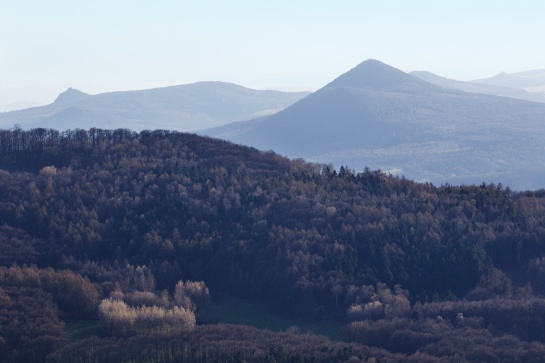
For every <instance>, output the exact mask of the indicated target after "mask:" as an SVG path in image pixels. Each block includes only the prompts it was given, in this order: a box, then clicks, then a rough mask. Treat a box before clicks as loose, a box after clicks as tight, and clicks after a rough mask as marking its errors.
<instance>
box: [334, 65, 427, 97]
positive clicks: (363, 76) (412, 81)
mask: <svg viewBox="0 0 545 363" xmlns="http://www.w3.org/2000/svg"><path fill="white" fill-rule="evenodd" d="M326 87H350V88H364V89H374V90H384V91H403V90H410V88H412V87H416V88H418V89H422V87H425V88H427V87H432V88H434V86H432V85H430V84H428V83H426V82H424V81H421V80H419V79H418V78H416V77H413V76H411V75H409V74H407V73H405V72H403V71H400V70H399V69H397V68H394V67H392V66H389V65H387V64H385V63H382V62H380V61H378V60H375V59H368V60H366V61H364V62H362V63H360V64H359V65H357V66H356V67H354V68H352V69H351V70H350V71H348V72H346V73H344V74H343V75H341V76H339V77H338V78H337V79H335V80H334V81H333V82H331V83H329V84H328V85H327V86H326Z"/></svg>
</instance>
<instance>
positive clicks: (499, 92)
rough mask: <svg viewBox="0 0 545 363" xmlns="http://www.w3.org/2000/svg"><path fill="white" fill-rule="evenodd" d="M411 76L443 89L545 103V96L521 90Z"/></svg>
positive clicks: (428, 74)
mask: <svg viewBox="0 0 545 363" xmlns="http://www.w3.org/2000/svg"><path fill="white" fill-rule="evenodd" d="M410 75H411V76H414V77H417V78H420V79H421V80H423V81H425V82H428V83H431V84H434V85H437V86H439V87H443V88H450V89H456V90H459V91H464V92H471V93H484V94H487V95H492V96H501V97H510V98H516V99H519V100H526V101H533V102H545V94H539V93H531V92H527V91H525V90H524V89H521V88H510V87H500V86H494V85H491V84H486V83H474V82H464V81H457V80H454V79H449V78H446V77H441V76H438V75H436V74H433V73H431V72H426V71H414V72H411V73H410Z"/></svg>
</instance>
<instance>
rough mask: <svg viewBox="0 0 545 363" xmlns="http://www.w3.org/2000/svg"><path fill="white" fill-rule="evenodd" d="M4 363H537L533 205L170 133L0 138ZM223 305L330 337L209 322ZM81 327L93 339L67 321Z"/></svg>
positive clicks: (541, 221)
mask: <svg viewBox="0 0 545 363" xmlns="http://www.w3.org/2000/svg"><path fill="white" fill-rule="evenodd" d="M0 251H1V252H0V361H2V362H193V361H201V362H226V361H232V362H244V361H245V362H344V361H349V362H360V361H361V362H498V361H502V362H503V361H505V362H511V361H524V362H540V361H542V360H543V356H545V296H544V294H545V280H544V278H545V190H537V191H513V190H511V189H509V187H504V186H503V185H501V184H498V185H494V184H486V183H482V184H480V185H458V186H457V185H448V184H446V185H441V186H436V185H432V184H430V183H417V182H414V181H411V180H407V179H405V178H399V177H394V176H391V175H388V174H385V173H383V172H381V171H379V170H369V169H365V170H362V171H354V170H352V169H350V168H349V167H348V166H341V167H340V168H339V169H334V167H333V166H332V165H324V164H317V163H308V162H305V161H304V160H301V159H296V160H291V159H287V158H285V157H282V156H280V155H278V154H275V153H274V152H272V151H266V152H264V151H259V150H256V149H253V148H249V147H244V146H239V145H234V144H232V143H229V142H226V141H222V140H216V139H212V138H207V137H201V136H197V135H194V134H186V133H179V132H173V131H166V130H153V131H152V130H145V131H142V132H139V133H136V132H133V131H130V130H126V129H118V130H103V129H90V130H81V129H76V130H67V131H57V130H52V129H32V130H28V131H24V130H21V129H19V128H13V129H9V130H0ZM222 296H232V297H235V298H237V299H244V300H248V301H253V302H255V303H258V304H261V305H263V306H265V307H266V308H267V309H270V311H273V312H274V313H275V314H278V316H283V317H286V318H288V319H293V321H294V325H297V322H298V321H302V320H306V321H313V322H318V323H320V322H324V323H325V322H330V321H335V322H341V323H342V325H344V328H343V329H342V331H341V332H340V334H341V335H342V338H341V339H331V338H328V337H325V336H321V335H317V334H313V333H312V332H310V331H301V330H300V329H296V328H294V329H288V330H286V331H272V330H261V329H257V328H255V327H251V326H246V325H241V324H224V323H214V322H210V321H208V320H207V319H206V316H207V311H209V310H210V309H211V307H213V306H214V304H215V303H216V301H217V299H218V298H220V297H222ZM81 321H84V322H87V323H89V324H96V326H98V327H99V328H98V329H97V330H96V331H95V332H93V334H89V335H88V336H84V337H78V338H74V337H71V336H70V334H68V333H67V330H68V327H69V326H71V324H73V323H74V322H81Z"/></svg>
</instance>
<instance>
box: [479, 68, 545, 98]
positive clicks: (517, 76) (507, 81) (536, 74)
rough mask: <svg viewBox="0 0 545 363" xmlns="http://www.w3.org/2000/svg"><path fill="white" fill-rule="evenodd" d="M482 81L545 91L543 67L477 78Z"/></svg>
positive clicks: (500, 85) (527, 89) (494, 84)
mask: <svg viewBox="0 0 545 363" xmlns="http://www.w3.org/2000/svg"><path fill="white" fill-rule="evenodd" d="M473 82H474V83H482V84H488V85H493V86H499V87H511V88H520V89H524V90H526V91H528V92H536V93H545V69H536V70H533V71H525V72H517V73H505V72H502V73H499V74H497V75H495V76H493V77H490V78H483V79H477V80H475V81H473Z"/></svg>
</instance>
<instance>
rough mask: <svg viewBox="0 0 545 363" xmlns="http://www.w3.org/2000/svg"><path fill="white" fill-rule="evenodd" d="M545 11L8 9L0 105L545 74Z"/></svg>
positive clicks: (264, 5) (170, 4)
mask: <svg viewBox="0 0 545 363" xmlns="http://www.w3.org/2000/svg"><path fill="white" fill-rule="evenodd" d="M544 12H545V3H542V2H537V1H531V0H524V1H518V2H511V1H495V2H489V1H481V2H470V1H456V2H454V1H444V2H441V3H437V2H435V1H431V0H426V1H418V2H411V3H407V2H403V1H399V0H392V1H355V0H348V1H343V2H340V3H334V4H333V3H329V2H326V1H317V2H316V1H315V2H312V3H307V2H295V3H294V2H289V3H288V2H287V1H275V2H271V1H265V2H259V3H255V2H249V1H243V0H235V1H232V2H229V3H228V4H221V5H218V4H217V3H215V2H213V1H210V0H205V1H201V2H192V3H188V2H175V1H170V0H162V1H159V2H154V3H153V4H152V3H147V2H143V1H128V0H121V1H116V2H106V1H101V0H99V1H95V2H89V3H84V4H82V3H74V2H71V1H67V0H52V1H48V2H41V1H37V0H26V1H25V0H23V1H17V2H15V1H11V2H7V3H4V4H3V5H1V6H0V52H1V53H2V57H0V79H1V80H2V82H1V83H0V105H7V104H10V103H13V102H18V101H27V102H28V101H30V102H38V103H50V102H52V101H53V100H54V99H55V97H56V96H57V95H58V94H59V93H60V92H62V91H64V90H65V89H66V88H68V87H74V88H77V89H80V90H82V91H84V92H86V93H90V94H96V93H102V92H106V91H113V90H116V91H118V90H131V89H142V88H151V87H157V86H159V85H174V84H184V83H192V82H197V81H224V82H231V83H235V84H239V85H242V86H245V87H249V88H254V89H277V90H309V91H311V90H317V89H318V88H320V87H322V86H324V85H325V84H326V83H327V82H329V81H331V80H332V79H333V78H335V77H336V76H338V75H339V74H342V73H344V72H346V71H347V70H349V69H351V68H352V67H354V66H356V65H357V64H359V63H360V62H362V61H364V60H366V59H369V58H374V59H378V60H380V61H382V62H385V63H387V64H390V65H392V66H393V67H396V68H398V69H401V70H403V71H405V72H410V71H415V70H426V71H430V72H433V73H435V74H438V75H441V76H444V77H448V78H452V79H457V80H472V79H478V78H483V77H490V76H493V75H495V74H498V73H500V72H507V73H514V72H520V71H526V70H532V69H540V68H545V50H544V49H543V48H542V47H539V46H538V45H539V44H541V42H542V39H543V38H544V37H545V27H544V26H543V22H542V14H543V13H544Z"/></svg>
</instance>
